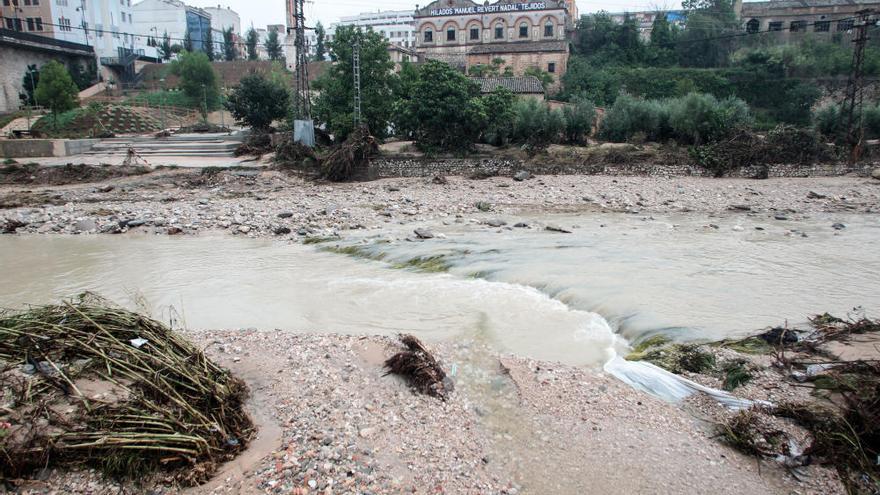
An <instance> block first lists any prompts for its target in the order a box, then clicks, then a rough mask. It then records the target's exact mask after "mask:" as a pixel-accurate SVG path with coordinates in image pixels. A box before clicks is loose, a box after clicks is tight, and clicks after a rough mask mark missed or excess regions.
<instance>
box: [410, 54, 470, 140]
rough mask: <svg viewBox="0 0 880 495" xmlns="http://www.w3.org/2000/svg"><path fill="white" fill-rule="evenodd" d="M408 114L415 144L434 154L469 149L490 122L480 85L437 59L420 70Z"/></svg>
mask: <svg viewBox="0 0 880 495" xmlns="http://www.w3.org/2000/svg"><path fill="white" fill-rule="evenodd" d="M409 112H410V115H411V116H412V118H413V121H414V122H417V124H416V129H415V133H414V134H415V139H416V143H417V144H418V146H419V147H420V148H422V149H423V150H426V151H431V152H433V151H463V150H467V149H469V148H470V147H472V146H473V143H475V142H476V140H477V138H478V137H479V136H480V134H481V131H482V130H483V129H484V128H485V126H486V123H487V115H486V108H485V105H484V104H483V101H482V99H481V98H480V88H479V86H478V85H477V84H476V83H474V82H473V81H471V80H470V79H468V77H467V76H465V75H464V74H462V73H461V72H459V71H457V70H455V69H453V68H452V67H450V66H449V65H448V64H446V63H443V62H440V61H438V60H430V61H428V62H426V63H425V64H423V65H422V66H421V67H420V69H419V80H418V82H417V83H416V85H415V90H414V93H413V98H412V100H410V107H409Z"/></svg>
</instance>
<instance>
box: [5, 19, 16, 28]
mask: <svg viewBox="0 0 880 495" xmlns="http://www.w3.org/2000/svg"><path fill="white" fill-rule="evenodd" d="M12 21H13V19H10V18H8V17H7V18H6V29H15V26H13V25H12Z"/></svg>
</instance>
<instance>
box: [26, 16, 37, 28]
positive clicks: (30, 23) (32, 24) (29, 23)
mask: <svg viewBox="0 0 880 495" xmlns="http://www.w3.org/2000/svg"><path fill="white" fill-rule="evenodd" d="M27 27H28V31H36V30H37V26H36V23H35V22H34V19H33V17H28V18H27Z"/></svg>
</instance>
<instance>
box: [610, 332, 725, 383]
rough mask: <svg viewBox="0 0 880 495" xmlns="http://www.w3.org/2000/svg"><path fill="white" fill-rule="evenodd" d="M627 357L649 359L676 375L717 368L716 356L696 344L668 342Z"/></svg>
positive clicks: (637, 359)
mask: <svg viewBox="0 0 880 495" xmlns="http://www.w3.org/2000/svg"><path fill="white" fill-rule="evenodd" d="M649 340H650V339H649ZM626 359H627V360H629V361H648V362H649V363H652V364H654V365H656V366H659V367H661V368H663V369H665V370H666V371H669V372H670V373H675V374H676V375H680V374H682V373H684V372H686V371H689V372H691V373H704V372H706V371H710V370H712V369H714V368H715V356H714V355H712V354H711V353H709V352H706V351H704V350H702V348H701V346H699V345H695V344H666V345H664V346H662V347H656V346H655V347H648V348H647V350H645V351H643V352H633V353H630V354H629V355H628V356H626Z"/></svg>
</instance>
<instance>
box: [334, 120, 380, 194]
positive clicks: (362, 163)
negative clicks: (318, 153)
mask: <svg viewBox="0 0 880 495" xmlns="http://www.w3.org/2000/svg"><path fill="white" fill-rule="evenodd" d="M378 152H379V145H378V144H377V143H376V139H375V138H373V136H372V135H371V134H370V130H369V129H367V127H366V126H361V127H358V128H357V129H355V130H354V132H352V133H351V134H350V135H349V136H348V139H346V140H345V141H344V142H343V143H342V144H340V145H339V146H338V147H337V148H336V149H334V150H333V151H332V152H330V154H329V155H327V157H326V158H324V161H323V163H322V164H321V168H322V170H323V176H324V178H325V179H328V180H332V181H334V182H341V181H346V180H350V179H351V178H352V177H354V174H355V172H356V171H357V170H358V168H362V167H366V166H367V165H368V164H369V163H370V157H371V156H373V155H375V154H376V153H378Z"/></svg>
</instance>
